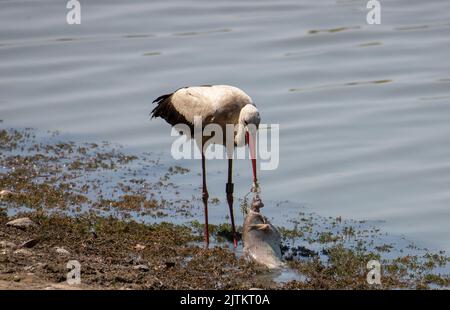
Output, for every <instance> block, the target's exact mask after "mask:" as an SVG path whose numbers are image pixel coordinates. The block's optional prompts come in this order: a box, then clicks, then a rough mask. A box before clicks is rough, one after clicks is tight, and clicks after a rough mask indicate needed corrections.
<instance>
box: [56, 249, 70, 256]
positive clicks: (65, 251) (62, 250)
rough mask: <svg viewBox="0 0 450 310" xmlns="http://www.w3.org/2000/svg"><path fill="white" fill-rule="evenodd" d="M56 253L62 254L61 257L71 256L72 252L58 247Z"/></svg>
mask: <svg viewBox="0 0 450 310" xmlns="http://www.w3.org/2000/svg"><path fill="white" fill-rule="evenodd" d="M55 251H56V253H58V254H61V255H69V254H70V252H69V251H67V250H66V249H64V248H59V247H56V248H55Z"/></svg>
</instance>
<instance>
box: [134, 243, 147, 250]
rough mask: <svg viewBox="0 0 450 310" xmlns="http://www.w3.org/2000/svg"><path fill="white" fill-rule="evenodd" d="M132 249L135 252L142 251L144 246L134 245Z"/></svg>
mask: <svg viewBox="0 0 450 310" xmlns="http://www.w3.org/2000/svg"><path fill="white" fill-rule="evenodd" d="M134 249H135V250H136V251H142V250H143V249H145V245H142V244H139V243H138V244H136V245H135V246H134Z"/></svg>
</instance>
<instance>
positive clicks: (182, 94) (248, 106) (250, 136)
mask: <svg viewBox="0 0 450 310" xmlns="http://www.w3.org/2000/svg"><path fill="white" fill-rule="evenodd" d="M155 102H156V103H157V106H156V107H155V108H154V109H153V111H152V112H151V115H152V118H154V117H161V118H163V119H164V120H165V121H166V122H167V123H169V124H170V125H172V126H173V127H175V128H176V125H178V124H185V125H187V126H189V128H190V129H191V131H192V130H193V129H194V127H195V126H196V125H195V124H194V123H195V122H198V120H199V119H200V120H201V124H202V125H201V126H202V128H201V129H203V128H204V127H205V126H207V125H208V124H217V125H219V126H220V127H221V128H222V132H223V133H225V136H224V139H223V142H222V144H223V145H225V146H227V145H226V141H233V143H232V149H233V150H234V147H235V146H242V145H245V144H248V146H249V150H250V158H251V160H252V168H253V169H252V170H253V183H254V184H256V182H257V178H256V156H255V141H256V130H257V129H258V126H259V123H260V120H261V119H260V116H259V112H258V109H257V108H256V106H255V105H254V103H253V101H252V99H251V98H250V97H249V96H248V95H247V94H246V93H245V92H244V91H242V90H241V89H239V88H237V87H234V86H228V85H203V86H194V87H184V88H180V89H178V90H177V91H175V92H173V93H170V94H166V95H162V96H160V97H158V98H156V99H155V100H154V101H153V103H155ZM227 124H231V125H233V126H235V127H237V130H233V137H229V136H227V135H229V134H228V133H227V130H226V125H227ZM236 125H238V126H236ZM210 138H211V137H205V136H203V134H202V139H201V142H200V144H201V145H199V148H200V149H201V150H200V151H201V157H202V200H203V206H204V211H205V230H204V234H205V243H206V247H208V245H209V230H208V197H209V194H208V189H207V186H206V165H205V153H204V151H205V149H206V147H207V143H208V140H209V139H210ZM230 138H231V139H233V140H228V139H230ZM227 151H229V150H228V149H227ZM227 154H228V180H227V183H226V187H225V192H226V195H227V202H228V207H229V210H230V218H231V226H232V233H233V243H234V247H237V236H236V227H235V224H234V215H233V190H234V184H233V178H232V177H233V158H232V156H230V152H228V153H227ZM231 154H232V153H231Z"/></svg>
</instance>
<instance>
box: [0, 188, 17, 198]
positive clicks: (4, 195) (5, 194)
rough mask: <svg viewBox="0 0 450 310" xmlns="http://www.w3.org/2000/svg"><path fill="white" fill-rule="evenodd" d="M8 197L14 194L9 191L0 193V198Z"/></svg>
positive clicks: (5, 190) (4, 190)
mask: <svg viewBox="0 0 450 310" xmlns="http://www.w3.org/2000/svg"><path fill="white" fill-rule="evenodd" d="M10 195H14V192H11V191H10V190H7V189H3V190H1V191H0V198H3V197H6V196H10Z"/></svg>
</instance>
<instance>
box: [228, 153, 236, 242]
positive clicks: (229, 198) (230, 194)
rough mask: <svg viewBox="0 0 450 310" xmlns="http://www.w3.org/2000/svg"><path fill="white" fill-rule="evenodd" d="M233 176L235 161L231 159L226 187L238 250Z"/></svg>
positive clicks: (229, 160) (234, 238) (234, 239)
mask: <svg viewBox="0 0 450 310" xmlns="http://www.w3.org/2000/svg"><path fill="white" fill-rule="evenodd" d="M232 176H233V159H231V158H229V159H228V183H227V185H226V192H227V201H228V207H229V209H230V217H231V227H232V230H233V244H234V247H235V248H237V236H236V227H235V225H234V214H233V189H234V184H233V182H232Z"/></svg>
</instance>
